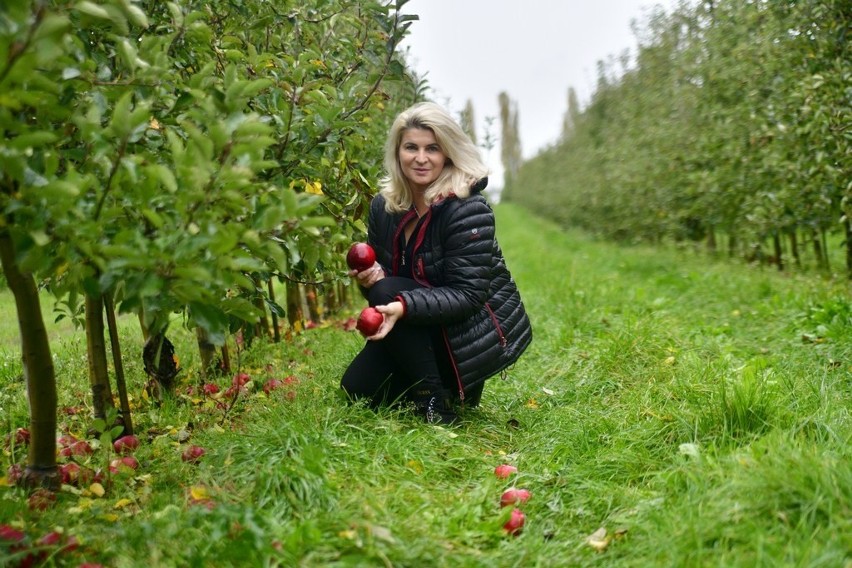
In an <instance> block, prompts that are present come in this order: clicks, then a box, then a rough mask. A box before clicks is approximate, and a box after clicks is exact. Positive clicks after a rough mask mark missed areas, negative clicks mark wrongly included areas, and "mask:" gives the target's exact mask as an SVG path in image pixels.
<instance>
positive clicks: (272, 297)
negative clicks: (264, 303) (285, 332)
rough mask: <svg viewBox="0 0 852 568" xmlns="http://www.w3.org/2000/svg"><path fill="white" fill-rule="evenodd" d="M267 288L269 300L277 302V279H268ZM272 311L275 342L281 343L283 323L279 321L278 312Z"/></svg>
mask: <svg viewBox="0 0 852 568" xmlns="http://www.w3.org/2000/svg"><path fill="white" fill-rule="evenodd" d="M267 288H268V290H269V301H270V302H272V303H275V280H273V279H272V278H270V279H269V280H268V281H267ZM270 312H271V314H272V337H273V339H274V341H275V343H281V324H280V323H279V322H278V314H276V313H275V312H274V311H272V310H270Z"/></svg>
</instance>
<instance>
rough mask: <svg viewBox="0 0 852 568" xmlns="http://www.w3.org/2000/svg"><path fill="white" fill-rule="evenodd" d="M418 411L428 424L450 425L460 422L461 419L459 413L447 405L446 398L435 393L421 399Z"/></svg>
mask: <svg viewBox="0 0 852 568" xmlns="http://www.w3.org/2000/svg"><path fill="white" fill-rule="evenodd" d="M417 411H418V413H419V414H420V415H421V416H423V419H424V420H425V421H426V423H427V424H441V425H444V426H449V425H450V424H455V423H456V422H458V419H459V417H458V414H456V413H455V412H454V411H453V410H452V409H451V408H450V407H449V406H448V405H447V403H446V400H445V399H444V398H443V397H440V396H437V395H434V394H433V395H431V396H429V397H428V398H426V399H421V400H420V402H418V404H417Z"/></svg>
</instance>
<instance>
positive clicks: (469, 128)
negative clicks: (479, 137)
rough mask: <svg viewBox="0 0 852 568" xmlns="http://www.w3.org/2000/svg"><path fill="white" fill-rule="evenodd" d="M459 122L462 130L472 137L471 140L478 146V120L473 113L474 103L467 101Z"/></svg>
mask: <svg viewBox="0 0 852 568" xmlns="http://www.w3.org/2000/svg"><path fill="white" fill-rule="evenodd" d="M459 122H460V123H461V127H462V130H464V131H465V133H466V134H467V135H468V136H470V139H471V140H473V143H474V144H476V143H477V141H476V119H475V116H474V113H473V101H471V100H470V99H467V102H466V103H465V105H464V110H463V111H462V112H461V117H460V120H459Z"/></svg>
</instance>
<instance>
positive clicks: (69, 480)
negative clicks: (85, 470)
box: [59, 462, 80, 485]
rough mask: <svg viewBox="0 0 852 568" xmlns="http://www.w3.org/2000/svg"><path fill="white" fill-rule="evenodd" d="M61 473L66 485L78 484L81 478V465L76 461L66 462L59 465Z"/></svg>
mask: <svg viewBox="0 0 852 568" xmlns="http://www.w3.org/2000/svg"><path fill="white" fill-rule="evenodd" d="M59 475H60V476H61V477H62V483H64V484H65V485H76V483H77V480H78V479H79V478H80V466H79V465H77V464H76V463H74V462H68V463H64V464H62V465H60V466H59Z"/></svg>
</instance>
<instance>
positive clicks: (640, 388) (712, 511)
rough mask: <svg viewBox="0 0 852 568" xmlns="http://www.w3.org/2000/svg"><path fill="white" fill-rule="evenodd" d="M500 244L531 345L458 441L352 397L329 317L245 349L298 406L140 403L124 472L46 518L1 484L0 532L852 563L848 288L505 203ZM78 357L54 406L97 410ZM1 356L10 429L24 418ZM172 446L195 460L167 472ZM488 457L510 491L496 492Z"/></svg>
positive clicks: (405, 560)
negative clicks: (648, 243)
mask: <svg viewBox="0 0 852 568" xmlns="http://www.w3.org/2000/svg"><path fill="white" fill-rule="evenodd" d="M498 236H499V238H500V242H501V245H502V246H503V248H504V251H505V253H506V256H507V259H508V263H509V266H510V268H511V269H512V271H513V274H514V276H515V278H516V280H517V281H518V283H519V286H520V289H521V292H522V295H523V297H524V300H525V303H526V305H527V308H528V311H529V312H530V316H531V319H532V322H533V326H534V333H535V338H534V342H533V345H532V347H531V348H530V350H529V351H528V353H527V354H526V355H525V356H524V357H523V359H522V360H521V361H520V362H519V363H518V364H517V365H516V366H515V368H514V369H513V371H512V373H511V374H510V377H509V378H508V379H507V380H506V381H501V380H500V379H495V380H492V381H491V382H489V384H488V385H487V386H486V390H485V395H484V396H483V403H482V405H481V406H480V407H479V408H477V409H472V410H468V411H467V412H466V414H465V420H464V422H463V424H462V425H461V426H460V427H458V428H454V429H444V428H440V427H433V426H425V425H423V424H421V423H420V422H419V421H418V420H417V419H416V418H415V417H414V416H412V415H410V414H409V413H407V412H405V411H391V410H385V411H381V412H379V413H378V414H376V413H374V412H372V411H370V410H368V409H365V408H361V407H358V406H354V407H353V406H349V405H347V404H345V403H344V402H343V401H342V400H341V397H340V394H339V392H338V390H337V382H338V380H339V376H340V374H341V372H342V370H343V368H344V367H345V365H346V363H347V362H348V360H349V359H350V358H351V357H352V356H353V355H354V353H355V352H356V351H357V350H358V349H359V346H360V344H361V340H360V339H359V338H358V336H357V335H356V334H354V333H352V332H346V331H343V329H342V328H341V326H340V325H338V324H336V323H335V324H332V325H328V326H325V327H322V328H319V329H314V330H309V331H307V332H305V333H302V334H300V335H298V336H297V337H296V338H294V339H293V341H291V342H290V343H289V344H288V345H286V346H274V345H269V346H266V345H261V346H258V347H257V348H255V349H253V350H252V351H251V352H249V353H246V354H245V355H244V356H243V357H242V359H241V364H242V370H244V371H245V372H247V373H249V374H250V375H251V377H252V379H253V381H252V384H255V385H258V384H261V383H263V381H265V380H266V379H268V378H270V377H273V376H274V377H281V378H283V377H285V376H292V377H294V384H293V385H291V386H292V388H291V394H287V393H286V392H284V391H274V392H273V393H272V395H271V396H267V395H266V394H265V393H263V392H262V390H260V389H258V388H256V389H255V390H254V391H252V392H248V393H245V394H244V395H242V396H241V398H240V399H238V401H237V404H235V405H234V406H233V408H232V409H231V410H230V411H229V412H228V413H227V414H226V413H225V411H224V410H223V409H222V408H220V407H218V406H217V404H216V402H217V400H216V399H215V398H205V397H203V396H201V395H199V394H197V393H192V394H182V396H180V397H179V398H178V399H176V400H175V401H173V402H169V403H167V404H165V405H163V406H162V407H154V406H152V405H150V404H149V403H148V402H146V401H145V400H144V399H143V398H142V397H141V395H139V394H137V395H136V397H135V403H136V404H137V411H136V417H135V420H136V422H137V424H139V425H140V427H141V429H142V431H143V432H145V438H146V439H145V440H144V441H143V446H142V448H140V450H139V451H138V453H137V456H138V458H139V460H140V462H141V464H142V465H141V468H140V470H139V471H138V472H137V473H136V474H135V475H127V476H125V477H120V476H119V477H117V478H116V479H115V480H114V483H113V485H112V488H111V490H110V491H109V492H108V493H107V494H106V495H104V496H102V497H99V496H97V495H92V494H91V493H90V492H89V490H88V489H86V488H83V489H75V490H74V492H72V491H70V490H69V491H66V492H63V493H62V494H60V496H59V497H60V498H59V503H58V505H57V506H56V507H54V508H53V509H50V510H48V511H47V512H44V513H39V514H35V513H32V512H30V511H28V510H27V507H26V501H25V498H24V497H22V495H21V494H20V493H19V491H18V490H17V489H11V488H9V489H2V488H0V518H2V519H4V520H5V519H10V521H11V522H12V523H13V524H14V525H15V526H17V527H19V528H21V529H22V530H25V532H27V534H28V535H31V537H28V538H33V539H35V538H37V537H38V536H39V534H43V533H45V532H47V531H48V530H51V529H55V528H61V529H62V530H63V531H65V532H66V533H67V534H74V535H75V536H77V538H78V539H79V540H80V541H81V542H82V543H83V546H81V548H80V549H79V550H78V551H77V552H76V553H74V554H75V555H74V556H67V557H66V556H62V555H57V556H56V560H57V562H58V564H59V565H69V566H76V565H78V564H79V562H80V561H81V560H82V559H86V560H90V561H99V562H103V563H104V565H111V566H134V565H151V566H186V565H193V566H228V565H234V566H240V565H245V566H260V565H264V564H271V565H281V566H296V565H304V566H411V567H422V566H447V567H456V566H471V567H479V566H524V567H527V566H637V567H639V566H643V567H644V566H750V567H751V566H767V567H768V566H844V567H850V566H852V451H851V450H850V434H852V425H850V416H849V413H850V408H852V380H850V377H852V326H850V324H852V300H850V297H849V290H848V288H847V287H846V286H847V284H845V283H837V284H833V283H830V282H823V281H818V280H814V279H812V278H811V279H805V278H799V277H789V276H781V275H778V274H776V273H774V272H769V271H760V270H756V269H752V268H748V267H742V266H732V265H728V264H723V263H718V264H713V263H708V262H707V260H706V259H697V258H693V257H692V256H689V255H685V254H682V253H678V252H673V251H663V252H660V251H654V250H651V249H646V248H617V247H614V246H612V245H608V244H603V243H596V242H592V241H589V240H586V239H585V238H583V237H582V236H578V235H573V234H566V233H563V232H561V231H559V230H557V229H556V228H555V227H553V226H551V225H549V224H547V223H545V222H542V221H540V220H538V219H536V218H533V217H531V216H530V215H529V214H527V213H526V212H524V211H523V210H520V209H517V208H515V207H514V206H511V205H501V206H500V207H499V208H498ZM177 339H178V348H179V352H183V353H187V354H188V355H186V356H185V361H184V365H185V367H186V368H187V369H188V371H187V373H186V375H185V379H186V380H187V381H188V382H191V381H193V380H194V377H193V374H192V368H193V367H192V365H193V361H192V355H191V353H192V351H193V349H192V341H191V337H189V336H188V335H187V336H186V337H181V338H177ZM127 341H132V339H128V340H127ZM75 345H77V347H74V346H75ZM81 355H82V356H83V357H84V356H85V349H82V353H81V350H80V349H79V343H76V342H75V341H73V340H72V341H70V342H68V343H67V344H65V346H64V347H63V348H62V349H61V350H60V352H59V353H58V354H57V358H58V359H59V361H60V364H59V365H58V369H59V371H60V372H62V373H63V374H62V379H61V381H60V382H61V383H62V385H61V387H60V388H61V396H62V400H61V404H62V405H64V406H72V407H73V406H81V405H84V404H85V401H86V399H87V395H86V394H85V391H86V388H85V384H86V382H85V381H86V379H85V366H84V365H82V368H80V367H81V365H80V364H79V363H80V362H81V361H84V359H81ZM3 363H4V366H3V371H2V373H0V406H2V410H3V412H4V413H5V415H6V416H8V417H9V418H8V424H7V425H6V426H7V428H9V429H13V428H14V427H16V426H21V425H24V424H25V421H26V407H25V402H24V401H23V400H22V399H23V391H22V386H21V384H20V382H19V381H16V380H15V371H14V368H13V367H14V362H13V360H12V358H11V356H9V357H6V359H5V360H4V361H3ZM136 365H137V366H138V363H136ZM137 366H134V364H130V365H129V367H130V368H129V370H128V373H129V375H130V377H135V379H133V378H131V379H130V380H131V384H134V380H135V384H136V385H137V387H138V383H139V382H140V381H141V379H140V377H141V372H142V371H141V369H139V368H137ZM7 369H8V370H7ZM229 382H230V380H229V379H228V378H223V379H222V386H223V388H224V386H227V384H229ZM182 392H183V393H185V391H182ZM219 402H221V400H220V401H219ZM82 414H83V416H80V415H77V416H68V417H66V418H63V420H64V422H63V423H64V425H65V426H66V427H67V428H68V429H69V430H71V431H72V432H74V431H77V432H79V431H81V430H83V429H84V425H85V419H84V418H85V416H84V415H85V413H82ZM186 435H190V436H191V439H190V441H191V442H192V443H196V444H199V445H202V446H204V447H205V448H207V454H206V455H205V457H204V458H203V460H202V461H201V463H200V464H198V465H191V464H186V463H183V462H182V461H181V460H180V457H179V455H180V450H181V448H183V447H185V445H186V443H187V442H183V441H182V440H183V438H184V437H185V436H186ZM104 453H105V450H104V449H103V448H101V449H100V450H96V452H95V456H93V457H92V458H87V459H89V460H98V459H101V460H103V459H105V458H104V457H103V454H104ZM7 456H8V452H7ZM99 456H100V457H99ZM9 459H11V456H9ZM501 463H508V464H511V465H514V466H516V467H517V468H518V473H517V474H515V475H514V476H513V477H511V478H510V479H507V480H503V479H497V478H496V477H495V475H494V468H495V466H497V465H498V464H501ZM3 465H4V467H5V466H7V465H8V462H4V464H3ZM92 465H93V466H94V465H95V464H92ZM510 485H516V486H518V487H525V488H527V489H529V490H530V491H531V492H532V498H531V499H530V501H529V502H528V503H526V504H525V505H523V507H522V508H523V511H524V512H525V514H526V526H525V528H524V531H523V533H522V534H521V535H520V536H518V537H507V536H506V535H505V534H504V532H503V530H502V528H501V525H502V523H503V521H504V520H505V517H506V516H507V514H508V509H506V510H503V511H502V512H501V509H500V507H499V498H500V495H501V493H502V492H503V490H504V489H506V488H507V487H509V486H510ZM194 501H195V502H198V501H200V502H201V504H202V505H203V504H205V503H207V504H213V503H215V506H212V505H211V507H207V506H199V505H198V504H197V503H196V504H193V502H194ZM600 529H603V530H604V531H606V532H605V534H604V533H603V531H601V530H600ZM596 532H597V535H596V536H595V537H594V538H591V539H590V538H589V537H590V535H592V534H593V533H596ZM4 551H5V552H6V553H7V554H8V550H7V549H4V548H2V547H0V565H2V564H3V558H2V554H4Z"/></svg>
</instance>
